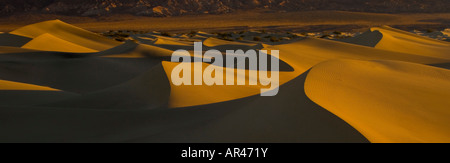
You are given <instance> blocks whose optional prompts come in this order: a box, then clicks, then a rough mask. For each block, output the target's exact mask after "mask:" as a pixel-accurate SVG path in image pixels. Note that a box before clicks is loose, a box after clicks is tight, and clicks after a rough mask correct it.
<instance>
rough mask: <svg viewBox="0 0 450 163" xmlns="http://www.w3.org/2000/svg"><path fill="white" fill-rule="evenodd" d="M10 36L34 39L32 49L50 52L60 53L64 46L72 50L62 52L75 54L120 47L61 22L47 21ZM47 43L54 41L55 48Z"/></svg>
mask: <svg viewBox="0 0 450 163" xmlns="http://www.w3.org/2000/svg"><path fill="white" fill-rule="evenodd" d="M10 34H14V35H17V36H23V37H28V38H32V39H33V40H34V39H37V41H36V40H35V41H33V42H35V43H33V44H32V45H33V46H31V47H32V48H33V47H34V48H36V47H39V45H40V46H44V47H47V48H45V49H41V50H49V48H51V47H54V48H56V49H50V50H51V51H58V50H60V49H58V47H61V46H62V47H71V48H69V49H68V50H65V51H61V52H73V50H75V49H76V48H80V47H84V48H82V49H81V51H80V52H85V51H86V50H91V49H92V50H95V51H102V50H106V49H109V48H112V47H115V46H117V45H120V42H117V41H114V40H111V39H108V38H105V37H102V36H100V35H97V34H94V33H92V32H89V31H86V30H84V29H81V28H78V27H75V26H72V25H70V24H67V23H64V22H62V21H59V20H52V21H46V22H42V23H37V24H32V25H29V26H25V27H22V28H20V29H17V30H14V31H12V32H10ZM44 34H45V36H43V38H40V36H41V35H44ZM46 41H52V43H54V44H53V46H49V45H46V44H48V42H46ZM53 41H56V42H53Z"/></svg>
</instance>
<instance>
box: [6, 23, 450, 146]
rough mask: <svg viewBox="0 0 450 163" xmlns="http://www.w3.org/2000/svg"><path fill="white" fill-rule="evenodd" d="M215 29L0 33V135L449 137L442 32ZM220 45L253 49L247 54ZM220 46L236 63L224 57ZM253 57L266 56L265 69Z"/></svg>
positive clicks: (446, 46) (62, 26)
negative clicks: (119, 37)
mask: <svg viewBox="0 0 450 163" xmlns="http://www.w3.org/2000/svg"><path fill="white" fill-rule="evenodd" d="M247 33H251V35H252V37H256V35H257V34H258V33H257V32H255V31H250V32H247ZM164 35H165V36H164ZM240 35H246V33H241V34H240ZM216 36H217V35H215V34H208V33H204V32H199V33H195V34H189V36H188V35H186V34H179V35H172V36H168V35H167V34H163V33H158V32H151V33H145V34H133V35H131V36H130V37H128V38H127V41H125V42H124V43H122V42H119V41H116V40H113V39H111V38H108V37H104V36H101V35H98V34H95V33H92V32H89V31H86V30H83V29H80V28H78V27H74V26H72V25H69V24H67V23H64V22H61V21H59V20H54V21H47V22H42V23H37V24H32V25H29V26H26V27H23V28H20V29H17V30H15V31H12V32H10V33H3V34H0V79H1V80H0V97H2V98H0V102H1V103H0V121H1V122H2V123H0V129H1V130H2V134H0V142H217V143H222V142H237V143H242V142H243V143H245V142H253V143H266V142H268V143H271V142H277V143H278V142H282V143H283V142H284V143H286V142H287V143H289V142H290V143H296V142H362V143H366V142H377V143H378V142H402V143H403V142H447V143H448V142H450V139H449V138H450V126H449V124H450V123H449V119H450V110H448V108H449V107H450V103H449V101H448V99H449V98H450V94H449V92H450V90H449V89H450V70H449V69H448V67H449V63H450V53H449V52H450V43H448V42H443V41H438V40H433V39H430V38H426V37H422V36H418V35H415V34H412V33H408V32H404V31H400V30H397V29H393V28H390V27H376V28H375V27H374V28H371V29H370V31H368V32H366V33H363V34H361V35H359V36H355V37H352V38H347V39H342V40H329V39H321V38H311V37H296V38H293V39H291V40H288V41H283V40H281V41H279V42H268V41H264V40H263V41H259V40H257V39H255V40H245V39H241V40H239V39H236V40H234V41H233V40H231V39H219V38H218V37H216ZM230 37H232V38H234V36H232V35H230ZM239 37H242V36H237V38H239ZM252 39H253V38H252ZM267 40H269V39H267ZM199 42H202V44H201V45H202V47H201V48H202V49H200V51H198V49H197V48H198V47H196V46H198V45H199V44H198V43H199ZM180 50H181V51H180ZM183 50H184V51H183ZM211 50H216V51H219V54H216V55H213V51H211ZM227 50H228V51H229V50H232V51H238V50H243V51H246V52H248V51H252V50H255V51H258V52H263V53H258V54H257V55H256V57H255V58H254V59H256V60H255V61H257V63H258V64H257V66H255V67H252V64H250V63H251V61H252V60H251V57H249V58H248V62H249V64H247V60H246V58H244V59H243V60H242V59H241V60H239V58H238V57H241V56H246V54H247V53H245V55H244V54H234V55H231V54H230V53H227V52H226V51H227ZM182 52H186V53H187V55H186V56H181V57H180V58H179V59H180V60H177V59H174V58H173V57H174V56H173V55H174V54H178V53H182ZM209 52H211V53H209ZM207 54H209V55H207ZM266 54H267V55H268V56H266ZM230 56H233V57H237V58H238V59H237V60H236V65H243V67H239V66H237V67H235V65H234V62H235V60H232V61H233V66H231V67H230V66H228V65H223V64H222V62H221V61H220V59H221V58H222V59H223V61H224V63H227V64H228V62H225V60H227V59H228V58H227V57H230ZM265 58H267V60H268V61H269V62H270V61H274V60H277V61H278V62H270V64H269V65H267V69H265V67H264V66H262V65H264V64H263V61H265ZM186 60H191V61H193V62H187V61H186ZM241 63H242V64H241ZM274 63H279V67H274V66H275V65H278V64H274ZM179 70H183V71H179ZM212 70H214V71H212ZM178 72H182V73H183V74H182V75H180V74H178ZM199 72H200V73H201V74H200V75H202V76H200V77H203V78H204V79H205V76H206V77H208V76H207V75H211V76H209V77H210V78H211V77H213V78H214V79H215V84H211V83H210V84H206V83H207V82H208V81H206V80H205V81H202V82H201V83H200V84H198V83H197V80H196V79H197V77H196V75H198V73H199ZM202 72H203V73H202ZM208 72H210V74H208ZM254 74H257V75H255V76H254ZM264 74H265V75H267V76H266V77H267V79H263V78H262V76H261V75H264ZM186 75H193V77H192V78H187V80H184V81H183V83H184V84H179V83H177V81H176V78H185V77H187V76H186ZM269 76H270V78H269ZM174 77H176V78H174ZM274 77H278V78H276V79H277V84H278V85H275V88H273V87H272V86H274V85H273V84H274V83H273V82H274V81H273V80H269V79H274ZM231 78H232V79H234V80H233V81H232V82H231V83H227V82H228V79H231ZM240 81H242V83H241V84H239V82H240ZM222 82H223V83H227V84H218V83H222ZM253 82H254V83H253ZM186 83H192V84H186ZM251 83H253V84H251ZM264 83H265V84H264ZM267 83H270V84H271V85H267ZM274 90H277V92H276V93H275V95H274V96H262V95H263V94H264V93H267V92H272V91H274Z"/></svg>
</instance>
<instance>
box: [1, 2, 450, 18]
mask: <svg viewBox="0 0 450 163" xmlns="http://www.w3.org/2000/svg"><path fill="white" fill-rule="evenodd" d="M448 6H450V0H1V1H0V16H8V15H14V14H23V13H31V14H34V13H36V14H61V15H69V16H104V15H109V14H132V15H142V16H176V15H186V14H204V13H210V14H221V13H228V12H233V11H236V10H245V9H270V10H278V11H312V10H341V11H361V12H378V13H437V12H450V7H448Z"/></svg>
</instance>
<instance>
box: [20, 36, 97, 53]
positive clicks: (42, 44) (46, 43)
mask: <svg viewBox="0 0 450 163" xmlns="http://www.w3.org/2000/svg"><path fill="white" fill-rule="evenodd" d="M22 48H26V49H33V50H42V51H56V52H74V53H93V52H98V51H97V50H94V49H90V48H87V47H83V46H81V45H77V44H74V43H72V42H69V41H66V40H63V39H60V38H58V37H56V36H53V35H51V34H48V33H46V34H42V35H40V36H38V37H36V38H34V39H33V40H31V41H30V42H28V43H27V44H25V45H23V46H22Z"/></svg>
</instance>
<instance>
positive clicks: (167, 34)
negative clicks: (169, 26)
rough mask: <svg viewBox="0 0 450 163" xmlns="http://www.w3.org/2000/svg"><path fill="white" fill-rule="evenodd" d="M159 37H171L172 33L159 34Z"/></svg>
mask: <svg viewBox="0 0 450 163" xmlns="http://www.w3.org/2000/svg"><path fill="white" fill-rule="evenodd" d="M161 36H166V37H172V36H173V35H172V33H169V32H161Z"/></svg>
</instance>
